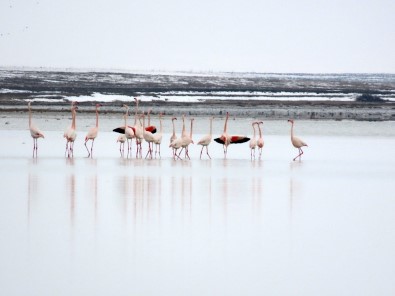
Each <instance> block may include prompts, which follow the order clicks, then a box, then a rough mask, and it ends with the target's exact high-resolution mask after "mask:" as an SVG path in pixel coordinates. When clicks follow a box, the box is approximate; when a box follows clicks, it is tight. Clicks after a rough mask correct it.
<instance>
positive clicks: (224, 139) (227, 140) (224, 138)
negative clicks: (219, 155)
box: [214, 112, 250, 158]
mask: <svg viewBox="0 0 395 296" xmlns="http://www.w3.org/2000/svg"><path fill="white" fill-rule="evenodd" d="M228 120H229V112H226V119H225V124H224V132H223V133H222V135H221V136H220V137H219V138H215V139H214V141H215V142H217V143H219V144H222V145H223V148H224V156H225V158H226V156H227V153H228V146H229V145H230V144H240V143H245V142H248V141H249V140H250V138H248V137H245V136H230V135H229V134H228Z"/></svg>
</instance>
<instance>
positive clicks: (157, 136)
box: [153, 113, 163, 158]
mask: <svg viewBox="0 0 395 296" xmlns="http://www.w3.org/2000/svg"><path fill="white" fill-rule="evenodd" d="M159 124H160V130H159V133H156V134H154V135H153V136H154V144H155V158H156V153H157V152H158V148H159V158H160V144H161V143H162V135H163V125H162V113H159Z"/></svg>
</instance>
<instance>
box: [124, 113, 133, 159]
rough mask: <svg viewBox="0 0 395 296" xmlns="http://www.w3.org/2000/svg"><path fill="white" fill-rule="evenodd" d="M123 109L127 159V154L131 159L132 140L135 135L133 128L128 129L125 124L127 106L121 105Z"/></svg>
mask: <svg viewBox="0 0 395 296" xmlns="http://www.w3.org/2000/svg"><path fill="white" fill-rule="evenodd" d="M123 107H124V108H125V109H126V113H125V115H124V119H125V138H126V142H127V143H128V157H129V154H130V157H132V140H133V138H135V133H134V129H133V127H130V126H128V124H127V118H128V117H129V106H127V105H123Z"/></svg>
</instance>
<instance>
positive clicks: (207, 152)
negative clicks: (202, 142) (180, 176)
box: [206, 145, 211, 159]
mask: <svg viewBox="0 0 395 296" xmlns="http://www.w3.org/2000/svg"><path fill="white" fill-rule="evenodd" d="M206 153H207V155H208V157H209V158H210V159H211V156H210V154H208V145H207V146H206Z"/></svg>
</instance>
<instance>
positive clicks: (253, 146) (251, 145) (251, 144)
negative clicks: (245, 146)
mask: <svg viewBox="0 0 395 296" xmlns="http://www.w3.org/2000/svg"><path fill="white" fill-rule="evenodd" d="M255 124H258V123H257V122H256V121H254V122H253V123H252V129H253V130H254V137H253V138H252V139H251V140H250V149H251V160H252V156H254V159H255V148H256V145H257V142H256V132H255ZM252 151H254V154H252Z"/></svg>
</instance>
